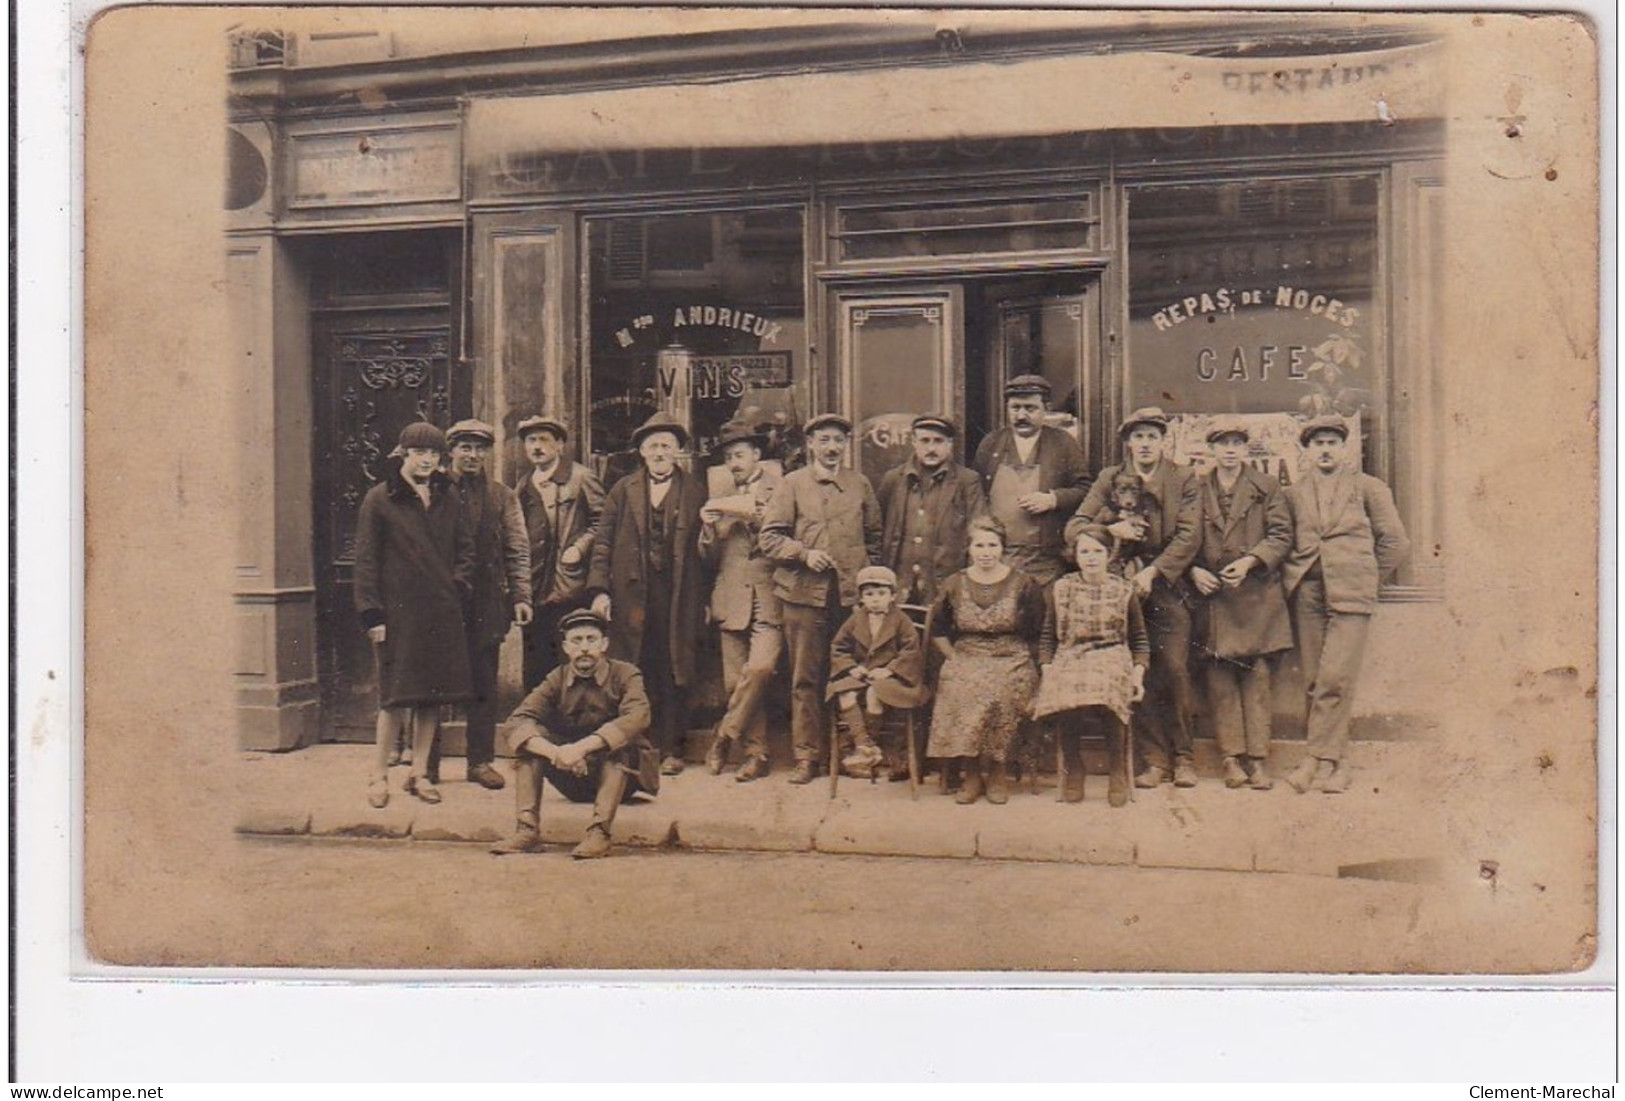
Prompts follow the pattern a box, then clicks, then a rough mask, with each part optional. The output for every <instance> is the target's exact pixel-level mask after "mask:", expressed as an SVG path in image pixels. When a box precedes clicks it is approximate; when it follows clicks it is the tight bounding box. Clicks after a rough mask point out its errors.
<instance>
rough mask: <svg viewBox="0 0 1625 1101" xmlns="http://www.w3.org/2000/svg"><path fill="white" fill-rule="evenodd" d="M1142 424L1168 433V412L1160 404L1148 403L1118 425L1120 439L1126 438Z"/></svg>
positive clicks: (1165, 433)
mask: <svg viewBox="0 0 1625 1101" xmlns="http://www.w3.org/2000/svg"><path fill="white" fill-rule="evenodd" d="M1142 424H1149V425H1150V426H1151V427H1152V428H1155V429H1157V430H1158V431H1159V432H1161V433H1162V434H1163V435H1165V436H1166V435H1167V434H1168V414H1167V413H1164V412H1163V411H1162V409H1161V407H1160V406H1156V405H1146V406H1142V407H1140V408H1139V409H1136V410H1135V411H1134V412H1132V413H1130V414H1129V415H1128V416H1126V417H1124V418H1123V423H1122V424H1120V425H1118V426H1117V437H1118V439H1126V438H1127V437H1128V434H1129V433H1130V432H1132V431H1134V429H1135V428H1137V427H1139V426H1140V425H1142Z"/></svg>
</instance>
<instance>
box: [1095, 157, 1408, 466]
mask: <svg viewBox="0 0 1625 1101" xmlns="http://www.w3.org/2000/svg"><path fill="white" fill-rule="evenodd" d="M1377 183H1378V181H1377V178H1376V177H1374V176H1333V177H1316V178H1313V179H1308V178H1297V179H1266V180H1245V181H1232V182H1224V183H1214V184H1205V185H1191V186H1146V187H1141V188H1136V189H1133V190H1132V191H1131V192H1130V193H1129V207H1128V210H1129V218H1128V245H1129V327H1128V353H1129V363H1128V372H1127V377H1126V379H1125V389H1126V394H1125V398H1126V404H1127V406H1129V407H1137V406H1143V405H1160V406H1162V407H1163V408H1164V409H1165V410H1167V411H1168V412H1169V413H1172V414H1175V415H1176V428H1175V430H1174V431H1173V432H1172V433H1170V436H1171V444H1172V446H1173V448H1174V449H1175V451H1176V453H1177V456H1178V458H1179V459H1180V460H1181V461H1185V462H1193V463H1196V464H1197V465H1202V464H1203V463H1205V461H1206V459H1207V447H1206V444H1205V443H1204V442H1203V440H1202V435H1203V434H1204V432H1205V426H1206V423H1207V421H1208V420H1209V418H1210V417H1211V416H1212V415H1214V414H1239V415H1242V416H1243V417H1245V418H1246V419H1247V420H1248V421H1250V422H1251V424H1252V426H1253V429H1254V434H1255V436H1256V437H1257V442H1255V456H1254V459H1255V463H1256V464H1257V465H1259V466H1260V467H1263V468H1266V469H1268V470H1269V471H1270V473H1272V474H1274V475H1276V476H1278V477H1279V478H1281V480H1282V481H1291V480H1293V479H1294V478H1295V477H1296V476H1297V473H1298V461H1299V448H1298V446H1297V426H1298V425H1299V424H1300V423H1301V421H1302V419H1303V418H1305V417H1308V416H1312V415H1318V414H1325V413H1335V414H1338V415H1341V416H1343V417H1346V418H1348V419H1349V421H1350V423H1351V425H1353V424H1355V423H1358V424H1359V425H1360V426H1361V427H1362V433H1363V436H1364V442H1365V447H1364V449H1363V453H1362V462H1363V463H1364V464H1365V466H1366V468H1367V469H1369V470H1372V471H1373V472H1374V473H1379V474H1383V473H1386V472H1385V471H1383V470H1382V469H1380V467H1381V465H1382V463H1381V461H1380V460H1381V457H1382V454H1383V449H1382V448H1381V447H1380V446H1375V445H1374V444H1373V438H1374V437H1380V435H1381V433H1382V432H1383V431H1384V429H1385V426H1386V424H1387V419H1388V418H1387V415H1386V410H1385V409H1384V407H1383V395H1384V393H1385V386H1384V370H1385V363H1384V355H1383V342H1382V340H1383V334H1382V329H1381V318H1380V314H1381V309H1380V306H1381V304H1380V301H1379V295H1378V291H1377V288H1378V285H1379V284H1378V220H1377V201H1376V198H1377V194H1378V186H1377Z"/></svg>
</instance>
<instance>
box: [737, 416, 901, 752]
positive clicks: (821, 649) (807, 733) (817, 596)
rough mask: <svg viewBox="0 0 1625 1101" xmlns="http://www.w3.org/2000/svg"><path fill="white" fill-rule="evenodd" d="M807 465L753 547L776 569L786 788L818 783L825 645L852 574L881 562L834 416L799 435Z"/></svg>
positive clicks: (841, 613)
mask: <svg viewBox="0 0 1625 1101" xmlns="http://www.w3.org/2000/svg"><path fill="white" fill-rule="evenodd" d="M804 435H805V436H806V440H807V451H808V455H809V457H810V458H811V460H812V461H811V462H810V463H809V464H808V465H807V466H804V467H802V468H801V469H800V470H795V471H792V472H791V473H789V474H786V475H785V477H784V481H783V483H782V484H781V485H780V486H779V490H778V492H777V493H775V494H774V495H773V500H772V501H771V502H770V503H769V504H768V507H767V512H766V514H765V515H764V516H763V518H762V533H761V536H760V538H759V539H758V543H759V545H760V546H761V548H762V552H763V553H764V554H766V555H767V556H768V557H769V558H771V559H772V560H773V561H774V562H775V563H777V568H776V569H775V570H774V571H773V592H774V595H775V596H777V597H778V598H779V599H780V600H781V601H782V602H783V616H784V642H785V646H786V647H787V648H788V650H789V652H790V681H791V685H790V740H791V743H792V744H793V746H794V749H795V755H796V765H795V770H794V771H793V772H791V774H790V782H791V783H792V784H808V783H811V782H812V781H813V780H814V779H816V778H817V776H818V772H819V767H820V766H819V762H820V761H821V760H822V759H823V755H824V687H825V681H826V680H827V679H828V676H829V643H830V636H831V635H832V634H833V632H834V630H835V627H836V625H837V618H839V620H840V621H844V620H845V618H846V610H847V609H850V608H851V607H852V605H853V604H855V603H856V602H857V598H858V586H857V577H858V571H859V570H861V569H862V568H863V567H865V566H868V565H873V564H876V560H877V559H878V558H879V555H880V504H879V502H878V501H876V500H875V493H874V489H873V488H872V487H871V486H870V485H869V479H868V478H865V477H864V476H863V475H862V474H860V473H859V472H858V471H856V470H850V469H847V468H844V467H842V465H841V461H842V460H843V459H844V458H845V457H846V451H847V444H848V443H849V442H850V440H851V438H852V422H851V421H849V420H847V419H846V418H845V417H842V416H840V415H838V414H835V413H825V414H823V415H821V416H817V417H814V418H812V419H811V420H810V421H808V422H807V424H806V427H805V429H804Z"/></svg>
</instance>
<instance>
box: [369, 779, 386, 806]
mask: <svg viewBox="0 0 1625 1101" xmlns="http://www.w3.org/2000/svg"><path fill="white" fill-rule="evenodd" d="M367 802H368V803H370V804H372V809H373V810H383V809H384V808H385V807H387V806H389V780H388V779H387V778H385V777H383V776H378V777H375V778H374V779H373V780H372V781H371V782H369V783H368V784H367Z"/></svg>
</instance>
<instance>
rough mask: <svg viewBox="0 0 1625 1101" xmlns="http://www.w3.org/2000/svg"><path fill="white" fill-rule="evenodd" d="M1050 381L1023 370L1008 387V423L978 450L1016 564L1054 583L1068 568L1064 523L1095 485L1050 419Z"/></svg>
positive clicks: (1073, 444) (991, 504)
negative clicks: (1047, 412)
mask: <svg viewBox="0 0 1625 1101" xmlns="http://www.w3.org/2000/svg"><path fill="white" fill-rule="evenodd" d="M1049 401H1050V385H1049V381H1048V380H1047V379H1045V378H1044V377H1043V376H1042V375H1017V376H1016V377H1015V378H1013V379H1011V380H1010V381H1009V382H1008V383H1007V384H1006V385H1005V387H1004V410H1005V416H1006V418H1007V419H1008V421H1009V423H1008V424H1006V425H1005V426H1004V427H1003V428H1001V429H999V430H998V431H997V432H994V433H992V434H990V435H989V436H988V437H987V438H986V439H984V440H983V441H982V445H981V446H980V447H978V448H977V449H976V460H975V462H973V463H972V464H971V465H972V466H974V467H975V468H976V471H977V473H978V474H980V475H981V476H982V489H983V492H984V493H985V494H986V496H987V500H988V508H989V511H990V512H991V513H992V514H993V515H994V516H995V517H997V518H998V520H999V522H1000V523H1002V524H1003V525H1004V530H1005V531H1006V532H1007V533H1008V534H1009V538H1008V539H1007V540H1006V542H1005V549H1006V552H1007V554H1008V557H1009V560H1010V563H1011V564H1012V565H1015V566H1018V567H1020V568H1021V569H1023V570H1025V571H1026V572H1027V573H1028V574H1029V575H1030V576H1031V577H1032V578H1033V579H1034V580H1035V581H1038V582H1039V583H1040V584H1043V585H1048V584H1050V583H1051V582H1053V581H1054V580H1055V579H1056V578H1057V577H1060V576H1061V574H1063V573H1065V572H1066V570H1067V561H1068V559H1069V558H1070V555H1069V553H1068V551H1067V548H1066V541H1065V539H1063V538H1062V529H1063V528H1064V527H1065V526H1066V518H1067V517H1068V516H1070V515H1072V512H1073V510H1074V509H1076V508H1077V507H1078V505H1079V504H1080V503H1081V502H1082V501H1083V497H1084V494H1085V493H1086V492H1087V491H1088V489H1089V467H1088V464H1087V463H1085V461H1084V458H1083V451H1082V449H1081V448H1079V447H1078V443H1077V441H1076V440H1074V439H1073V438H1072V437H1071V436H1070V435H1068V434H1067V433H1065V432H1063V431H1061V430H1060V429H1059V428H1052V427H1050V426H1049V425H1047V424H1045V423H1044V413H1045V411H1046V410H1048V409H1049Z"/></svg>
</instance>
